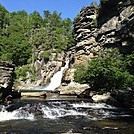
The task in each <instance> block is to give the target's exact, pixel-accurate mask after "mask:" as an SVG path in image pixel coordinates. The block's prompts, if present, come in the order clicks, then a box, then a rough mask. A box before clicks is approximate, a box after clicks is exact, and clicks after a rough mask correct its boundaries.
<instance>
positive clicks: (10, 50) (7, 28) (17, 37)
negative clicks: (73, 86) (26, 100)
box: [0, 5, 74, 80]
mask: <svg viewBox="0 0 134 134" xmlns="http://www.w3.org/2000/svg"><path fill="white" fill-rule="evenodd" d="M73 44H74V40H73V36H72V21H71V20H70V19H69V18H67V19H62V18H61V13H58V12H56V11H54V12H52V13H51V12H49V11H44V18H43V17H42V16H41V15H40V14H39V13H38V12H37V11H34V12H33V13H31V14H27V12H26V11H24V10H22V11H18V12H12V13H9V12H8V11H7V10H6V9H5V8H4V7H3V6H2V5H0V60H4V61H9V62H11V63H14V64H15V65H16V66H17V68H16V69H17V70H16V76H17V77H16V78H17V79H19V78H20V77H22V79H25V76H26V74H25V73H26V71H27V69H26V67H25V65H26V66H27V64H32V65H34V62H35V61H36V59H37V58H38V54H37V50H42V51H44V53H43V55H42V58H44V59H45V60H48V59H49V55H50V52H51V51H52V50H56V51H57V52H61V51H63V49H64V50H66V49H67V48H68V47H71V46H72V45H73ZM20 66H22V67H20ZM33 72H34V73H35V71H33ZM34 73H31V75H33V76H32V79H33V80H34V79H35V78H34V77H35V74H34Z"/></svg>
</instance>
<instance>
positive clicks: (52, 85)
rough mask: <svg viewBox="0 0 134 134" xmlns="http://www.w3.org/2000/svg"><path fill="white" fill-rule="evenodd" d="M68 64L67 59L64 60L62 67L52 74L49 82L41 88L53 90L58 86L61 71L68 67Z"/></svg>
mask: <svg viewBox="0 0 134 134" xmlns="http://www.w3.org/2000/svg"><path fill="white" fill-rule="evenodd" d="M68 65H69V60H68V61H66V64H65V66H64V67H61V69H60V70H59V71H58V72H56V73H55V74H54V75H53V77H52V78H51V80H50V83H49V84H48V85H47V86H46V87H44V88H42V89H41V90H47V91H53V90H55V89H56V88H57V87H59V86H60V85H61V80H62V74H63V71H64V69H66V68H68Z"/></svg>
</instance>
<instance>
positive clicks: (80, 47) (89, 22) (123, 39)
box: [74, 0, 134, 61]
mask: <svg viewBox="0 0 134 134" xmlns="http://www.w3.org/2000/svg"><path fill="white" fill-rule="evenodd" d="M74 38H75V41H76V47H75V50H76V54H75V61H79V60H82V61H83V58H84V57H85V56H86V57H87V58H92V56H94V55H95V54H96V52H97V51H99V50H100V49H103V48H104V47H107V48H109V47H117V48H119V49H120V51H121V52H122V53H131V52H132V51H133V50H134V45H133V41H134V0H126V1H124V0H103V1H102V2H101V6H100V8H97V7H95V6H94V5H91V6H89V7H86V8H84V9H82V10H81V11H80V13H79V15H78V16H77V17H76V18H75V20H74ZM80 57H81V59H80Z"/></svg>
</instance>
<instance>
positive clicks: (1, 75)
mask: <svg viewBox="0 0 134 134" xmlns="http://www.w3.org/2000/svg"><path fill="white" fill-rule="evenodd" d="M14 67H15V66H14V65H13V64H10V63H7V62H2V61H0V94H1V96H0V97H3V98H4V97H6V96H7V95H9V94H10V93H11V91H12V86H13V71H14Z"/></svg>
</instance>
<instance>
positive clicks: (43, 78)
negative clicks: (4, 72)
mask: <svg viewBox="0 0 134 134" xmlns="http://www.w3.org/2000/svg"><path fill="white" fill-rule="evenodd" d="M42 53H43V51H42V50H41V49H37V51H36V57H37V59H36V60H35V62H34V63H33V64H31V65H30V66H31V68H32V67H34V68H35V70H34V71H35V74H34V75H35V80H34V81H32V79H31V77H32V74H31V73H30V72H27V77H26V80H24V81H23V80H21V79H20V85H19V86H17V87H16V88H17V89H28V88H32V87H36V86H42V85H45V84H48V83H49V82H50V79H51V77H52V76H53V75H54V74H55V73H56V72H57V71H59V70H60V68H61V67H62V66H64V64H65V61H66V59H65V57H66V55H65V53H64V52H61V53H56V52H54V51H53V52H51V53H50V55H49V57H48V59H47V60H46V59H44V58H43V57H41V55H42Z"/></svg>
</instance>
